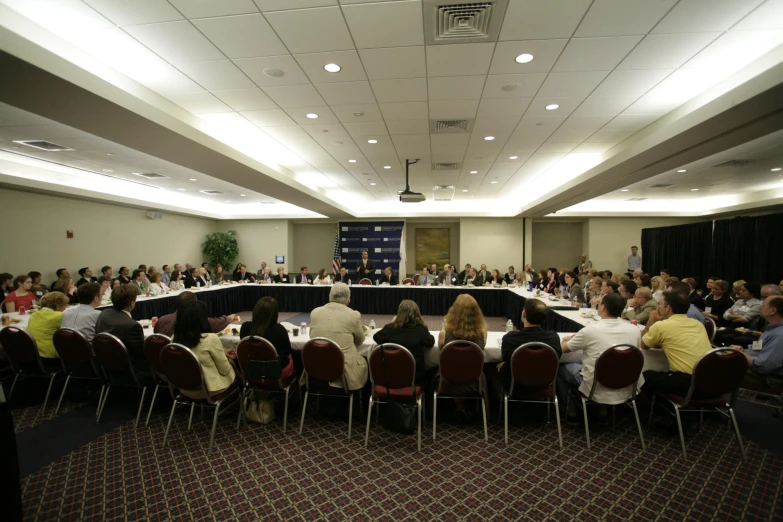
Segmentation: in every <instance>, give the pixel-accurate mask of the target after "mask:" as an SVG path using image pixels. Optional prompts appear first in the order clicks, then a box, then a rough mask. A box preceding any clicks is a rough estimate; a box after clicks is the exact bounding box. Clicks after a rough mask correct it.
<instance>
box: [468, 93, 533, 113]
mask: <svg viewBox="0 0 783 522" xmlns="http://www.w3.org/2000/svg"><path fill="white" fill-rule="evenodd" d="M530 101H531V98H514V99H507V100H488V99H483V100H481V104H480V105H479V109H478V117H479V118H521V117H522V115H523V114H524V113H525V110H526V109H527V106H528V105H530Z"/></svg>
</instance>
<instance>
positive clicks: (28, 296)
mask: <svg viewBox="0 0 783 522" xmlns="http://www.w3.org/2000/svg"><path fill="white" fill-rule="evenodd" d="M32 285H33V280H32V279H30V276H28V275H20V276H16V279H14V291H13V292H10V293H9V294H8V295H7V296H6V297H5V299H3V303H2V308H3V310H4V311H5V312H6V313H9V314H10V313H13V312H18V311H19V308H20V307H24V309H25V310H28V311H29V310H30V309H32V307H33V304H35V301H36V298H35V294H34V293H32V292H31V291H30V287H31V286H32Z"/></svg>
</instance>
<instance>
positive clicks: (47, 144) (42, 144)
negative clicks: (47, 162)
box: [14, 140, 73, 152]
mask: <svg viewBox="0 0 783 522" xmlns="http://www.w3.org/2000/svg"><path fill="white" fill-rule="evenodd" d="M14 143H19V144H20V145H27V146H28V147H32V148H34V149H38V150H45V151H48V152H60V151H63V150H73V149H71V148H68V147H64V146H62V145H57V144H56V143H52V142H51V141H44V140H14Z"/></svg>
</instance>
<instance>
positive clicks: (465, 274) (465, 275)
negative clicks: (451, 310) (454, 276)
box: [459, 263, 472, 285]
mask: <svg viewBox="0 0 783 522" xmlns="http://www.w3.org/2000/svg"><path fill="white" fill-rule="evenodd" d="M471 268H472V267H471V266H470V263H465V270H463V271H462V272H460V273H459V282H460V284H462V285H466V284H468V279H469V278H470V269H471Z"/></svg>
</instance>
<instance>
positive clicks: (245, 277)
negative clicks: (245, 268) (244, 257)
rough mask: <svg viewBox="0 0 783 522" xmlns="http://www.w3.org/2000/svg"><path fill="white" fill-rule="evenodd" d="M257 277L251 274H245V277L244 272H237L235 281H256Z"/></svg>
mask: <svg viewBox="0 0 783 522" xmlns="http://www.w3.org/2000/svg"><path fill="white" fill-rule="evenodd" d="M255 280H256V276H255V275H253V274H252V273H250V272H245V275H242V272H237V273H236V274H234V281H251V282H252V281H255Z"/></svg>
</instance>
